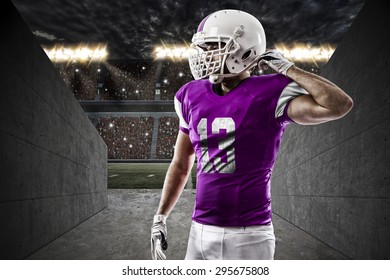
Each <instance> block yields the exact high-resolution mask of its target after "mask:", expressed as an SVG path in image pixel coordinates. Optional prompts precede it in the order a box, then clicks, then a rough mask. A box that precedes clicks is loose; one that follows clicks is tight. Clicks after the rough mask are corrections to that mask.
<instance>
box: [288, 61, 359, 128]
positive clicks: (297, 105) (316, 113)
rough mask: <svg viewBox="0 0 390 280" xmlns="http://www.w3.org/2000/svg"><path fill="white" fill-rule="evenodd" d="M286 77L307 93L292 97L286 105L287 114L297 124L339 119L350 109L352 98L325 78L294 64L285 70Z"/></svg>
mask: <svg viewBox="0 0 390 280" xmlns="http://www.w3.org/2000/svg"><path fill="white" fill-rule="evenodd" d="M287 77H289V78H290V79H292V80H293V81H294V82H296V83H297V84H298V85H299V86H301V87H302V88H303V89H305V90H306V91H307V92H308V93H309V94H308V95H301V96H298V97H296V98H294V99H293V100H292V101H291V102H290V105H289V107H288V110H287V114H288V116H289V117H290V118H291V119H292V120H293V121H294V122H296V123H298V124H303V125H311V124H319V123H324V122H328V121H331V120H335V119H339V118H341V117H343V116H345V115H346V114H347V113H348V112H349V111H350V110H351V109H352V106H353V101H352V98H351V97H350V96H349V95H347V94H346V93H345V92H344V91H343V90H342V89H340V88H339V87H338V86H336V85H335V84H333V83H331V82H330V81H329V80H327V79H325V78H322V77H320V76H318V75H315V74H313V73H310V72H307V71H304V70H302V69H300V68H298V67H296V66H292V67H290V68H289V69H288V70H287Z"/></svg>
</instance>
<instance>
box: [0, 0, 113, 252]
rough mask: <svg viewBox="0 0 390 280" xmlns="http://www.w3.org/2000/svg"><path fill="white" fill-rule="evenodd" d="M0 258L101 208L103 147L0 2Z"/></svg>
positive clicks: (13, 13) (30, 248)
mask: <svg viewBox="0 0 390 280" xmlns="http://www.w3.org/2000/svg"><path fill="white" fill-rule="evenodd" d="M0 34H1V40H0V81H1V82H0V88H1V101H0V155H1V156H0V158H1V168H0V225H1V230H0V232H1V236H0V258H1V259H23V258H25V257H26V256H28V255H30V254H31V253H32V252H34V251H36V250H38V249H39V248H41V247H42V246H44V245H46V244H47V243H49V242H50V241H52V240H54V239H55V238H57V237H58V236H60V235H62V234H63V233H65V232H67V231H68V230H70V229H71V228H73V227H75V226H76V225H78V224H79V223H81V222H82V221H84V220H86V219H88V218H89V217H91V216H92V215H94V214H95V213H97V212H99V211H100V210H102V209H103V208H105V207H106V206H107V168H106V167H107V166H106V165H107V147H106V145H105V143H104V142H103V140H102V139H101V137H100V135H99V134H98V132H97V131H96V129H95V128H94V127H93V125H92V123H91V122H90V120H89V119H88V117H87V115H86V114H85V113H84V111H83V109H82V108H81V106H80V105H79V104H78V102H77V101H76V100H75V98H74V96H73V94H72V92H71V91H70V89H68V88H67V87H66V85H65V84H64V82H63V81H62V79H61V78H60V76H59V74H58V72H57V71H56V70H55V68H54V66H53V65H52V63H51V61H50V60H49V58H48V57H47V56H46V54H45V52H44V51H43V50H42V48H41V46H40V45H39V44H38V43H37V42H36V41H35V38H34V35H33V34H32V33H31V31H30V30H29V29H28V27H27V25H26V24H25V23H24V21H23V19H22V18H21V16H20V15H19V13H18V12H17V10H16V8H15V7H14V5H13V4H12V2H10V1H2V2H0Z"/></svg>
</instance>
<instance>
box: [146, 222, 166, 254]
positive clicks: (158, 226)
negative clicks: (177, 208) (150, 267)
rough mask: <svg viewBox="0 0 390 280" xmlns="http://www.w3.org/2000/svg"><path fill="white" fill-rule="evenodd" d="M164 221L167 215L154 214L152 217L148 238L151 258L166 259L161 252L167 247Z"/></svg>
mask: <svg viewBox="0 0 390 280" xmlns="http://www.w3.org/2000/svg"><path fill="white" fill-rule="evenodd" d="M166 221H167V216H165V215H155V216H154V218H153V225H152V236H151V239H150V243H151V251H152V259H153V260H165V259H166V257H165V255H164V253H163V252H162V251H163V250H164V251H165V250H166V249H168V242H167V224H166Z"/></svg>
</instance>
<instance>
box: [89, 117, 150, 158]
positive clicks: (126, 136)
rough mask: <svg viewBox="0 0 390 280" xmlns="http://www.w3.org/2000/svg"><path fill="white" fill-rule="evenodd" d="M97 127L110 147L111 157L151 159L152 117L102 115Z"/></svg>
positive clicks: (109, 153)
mask: <svg viewBox="0 0 390 280" xmlns="http://www.w3.org/2000/svg"><path fill="white" fill-rule="evenodd" d="M95 122H96V124H95V125H96V129H97V131H98V132H99V134H100V136H101V137H102V138H103V140H104V142H105V143H106V145H107V148H108V158H109V159H149V158H150V154H151V153H150V152H151V144H152V132H153V122H154V120H153V118H152V117H139V118H137V117H128V116H123V117H100V118H98V119H97V120H96V121H95Z"/></svg>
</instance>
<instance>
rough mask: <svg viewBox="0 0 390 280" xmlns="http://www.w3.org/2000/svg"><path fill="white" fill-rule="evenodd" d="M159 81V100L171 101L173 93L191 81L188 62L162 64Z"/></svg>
mask: <svg viewBox="0 0 390 280" xmlns="http://www.w3.org/2000/svg"><path fill="white" fill-rule="evenodd" d="M161 80H162V83H161V100H173V98H174V97H175V93H176V92H177V91H178V90H179V89H180V88H181V87H182V86H183V85H184V84H186V83H187V82H189V81H191V80H193V77H192V74H191V71H190V68H189V66H188V62H187V61H184V62H171V61H166V62H164V64H163V65H162V70H161Z"/></svg>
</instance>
